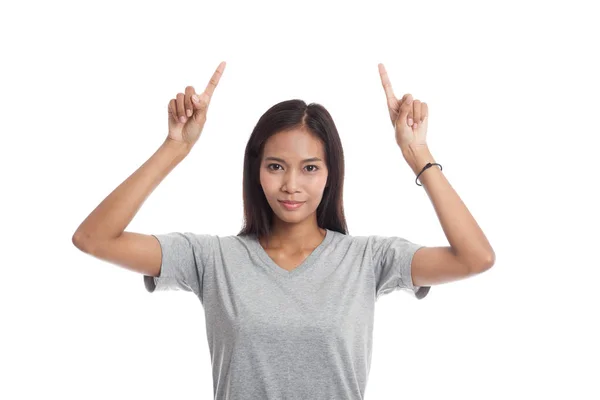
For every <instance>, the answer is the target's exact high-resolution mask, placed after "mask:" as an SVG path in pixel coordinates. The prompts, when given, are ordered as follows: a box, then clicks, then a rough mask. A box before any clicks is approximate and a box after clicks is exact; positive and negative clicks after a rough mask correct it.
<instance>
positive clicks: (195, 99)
mask: <svg viewBox="0 0 600 400" xmlns="http://www.w3.org/2000/svg"><path fill="white" fill-rule="evenodd" d="M192 100H194V103H197V102H198V100H200V99H199V98H198V96H196V95H193V96H192Z"/></svg>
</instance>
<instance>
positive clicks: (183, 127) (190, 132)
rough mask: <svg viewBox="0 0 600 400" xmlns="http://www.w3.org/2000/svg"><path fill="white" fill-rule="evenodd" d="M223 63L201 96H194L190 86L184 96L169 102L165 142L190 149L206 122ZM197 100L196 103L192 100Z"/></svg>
mask: <svg viewBox="0 0 600 400" xmlns="http://www.w3.org/2000/svg"><path fill="white" fill-rule="evenodd" d="M225 64H226V63H225V61H223V62H221V63H220V64H219V66H218V67H217V70H216V71H215V73H214V74H213V76H212V78H211V79H210V81H209V82H208V85H207V86H206V89H205V90H204V92H203V93H202V94H201V95H196V92H195V90H194V88H193V87H192V86H187V87H186V88H185V94H183V93H178V94H177V97H176V98H175V99H171V101H170V102H169V135H168V137H167V140H174V141H175V142H178V143H182V144H185V145H186V146H188V147H189V148H191V147H192V146H193V145H194V144H195V143H196V141H198V138H199V137H200V133H201V132H202V128H204V123H205V122H206V113H207V111H208V106H209V104H210V99H211V98H212V94H213V92H214V91H215V88H216V87H217V84H218V83H219V80H220V79H221V75H222V74H223V71H224V70H225ZM195 98H197V99H198V101H195V100H194V99H195Z"/></svg>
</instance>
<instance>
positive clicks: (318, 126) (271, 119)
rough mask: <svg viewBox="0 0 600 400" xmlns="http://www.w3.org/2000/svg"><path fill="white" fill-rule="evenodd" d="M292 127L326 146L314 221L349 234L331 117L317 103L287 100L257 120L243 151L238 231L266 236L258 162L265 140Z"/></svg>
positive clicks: (268, 216) (268, 219)
mask: <svg viewBox="0 0 600 400" xmlns="http://www.w3.org/2000/svg"><path fill="white" fill-rule="evenodd" d="M291 129H305V130H307V131H308V132H310V133H312V134H313V135H315V137H317V138H318V139H320V140H321V142H322V143H323V145H324V149H325V158H326V160H325V162H326V164H327V170H328V176H327V184H326V187H325V190H324V192H323V198H322V199H321V203H320V204H319V206H318V207H317V224H318V226H319V228H321V229H325V228H326V229H330V230H333V231H337V232H340V233H343V234H348V232H347V231H348V228H347V226H346V217H345V216H344V202H343V189H344V150H343V149H342V142H341V140H340V136H339V134H338V131H337V128H336V127H335V123H334V122H333V118H331V115H330V114H329V112H328V111H327V110H326V109H325V107H323V106H322V105H320V104H318V103H310V104H309V105H307V104H306V103H305V102H304V101H303V100H300V99H293V100H286V101H282V102H280V103H277V104H275V105H274V106H272V107H271V108H269V109H268V110H267V111H266V112H265V113H264V114H263V115H262V116H261V117H260V119H259V120H258V122H257V124H256V126H255V127H254V129H253V130H252V134H251V135H250V138H249V139H248V143H247V145H246V151H245V153H244V183H243V192H244V193H243V198H244V226H243V228H242V230H241V231H240V232H239V233H238V234H237V236H240V235H256V237H269V236H270V234H271V224H272V222H273V216H274V213H273V210H272V209H271V206H270V205H269V203H268V202H267V198H266V197H265V194H264V192H263V190H262V187H261V186H260V164H261V160H262V156H263V150H264V146H265V143H266V142H267V139H268V138H269V137H271V136H273V135H274V134H276V133H278V132H282V131H287V130H291Z"/></svg>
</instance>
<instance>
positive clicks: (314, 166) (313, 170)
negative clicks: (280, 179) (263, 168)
mask: <svg viewBox="0 0 600 400" xmlns="http://www.w3.org/2000/svg"><path fill="white" fill-rule="evenodd" d="M274 165H277V166H278V167H281V165H279V164H269V165H268V166H267V168H269V169H270V170H271V171H278V169H273V168H271V167H272V166H274ZM309 167H313V168H314V169H312V170H310V171H308V172H315V171H317V170H318V169H319V167H317V166H316V165H307V166H306V168H309Z"/></svg>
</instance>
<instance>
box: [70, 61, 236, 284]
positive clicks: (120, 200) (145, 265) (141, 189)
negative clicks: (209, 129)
mask: <svg viewBox="0 0 600 400" xmlns="http://www.w3.org/2000/svg"><path fill="white" fill-rule="evenodd" d="M224 68H225V63H224V62H222V63H221V64H219V67H218V68H217V70H216V71H215V73H214V74H213V76H212V78H211V80H210V82H209V84H208V85H207V87H206V90H205V91H204V92H203V93H202V94H201V95H199V96H197V95H196V93H195V91H194V88H193V87H192V86H188V87H186V90H185V94H183V93H179V94H178V95H177V98H176V99H171V101H170V102H169V135H168V137H167V139H165V141H164V142H163V143H162V145H161V146H160V147H159V149H158V150H157V151H156V152H155V153H154V154H153V155H152V156H151V157H150V158H149V159H148V160H147V161H146V162H145V163H144V164H143V165H142V166H141V167H140V168H139V169H138V170H137V171H135V172H134V173H133V174H132V175H130V176H129V177H128V178H127V179H126V180H125V181H124V182H123V183H121V184H120V185H119V186H118V187H117V188H116V189H115V190H113V192H112V193H111V194H110V195H109V196H108V197H106V198H105V199H104V200H103V201H102V202H101V203H100V204H99V205H98V206H97V207H96V208H95V209H94V211H92V213H91V214H90V215H89V216H88V217H87V218H86V219H85V220H84V221H83V222H82V223H81V224H80V225H79V227H78V228H77V230H76V231H75V234H74V235H73V238H72V242H73V244H74V245H75V246H76V247H77V248H78V249H80V250H82V251H84V252H86V253H88V254H91V255H94V256H95V257H98V258H101V259H104V260H106V261H109V262H112V263H114V264H117V265H119V266H122V267H125V268H128V269H130V270H133V271H136V272H140V273H144V274H146V275H152V276H158V275H159V273H160V265H161V251H160V244H159V242H158V240H157V239H156V238H154V237H152V236H151V235H143V234H140V233H132V232H125V228H126V227H127V226H128V225H129V223H130V222H131V220H132V219H133V217H134V216H135V215H136V214H137V212H138V210H139V209H140V207H141V206H142V204H143V203H144V201H145V200H146V198H148V196H150V194H151V193H152V192H153V191H154V189H155V188H156V187H157V186H158V185H159V184H160V183H161V182H162V181H163V179H164V178H165V177H166V176H167V175H168V174H169V173H170V172H171V171H172V170H173V168H175V167H176V166H177V165H178V164H179V163H180V162H181V161H182V160H183V159H184V158H185V157H186V156H187V155H188V154H189V152H190V150H191V149H192V147H193V146H194V144H195V143H196V142H197V140H198V138H199V136H200V133H201V131H202V128H203V127H204V123H205V122H206V113H207V109H208V105H209V103H210V99H211V96H212V93H213V91H214V89H215V87H216V85H217V83H218V82H219V79H220V76H221V74H222V72H223V69H224ZM194 99H198V100H197V101H196V100H194ZM187 110H189V112H187V113H186V111H187Z"/></svg>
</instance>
